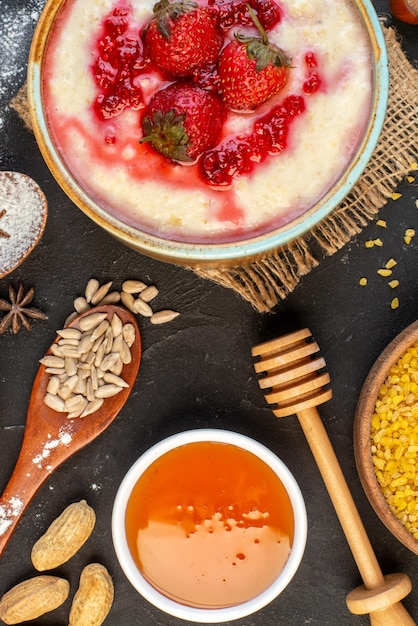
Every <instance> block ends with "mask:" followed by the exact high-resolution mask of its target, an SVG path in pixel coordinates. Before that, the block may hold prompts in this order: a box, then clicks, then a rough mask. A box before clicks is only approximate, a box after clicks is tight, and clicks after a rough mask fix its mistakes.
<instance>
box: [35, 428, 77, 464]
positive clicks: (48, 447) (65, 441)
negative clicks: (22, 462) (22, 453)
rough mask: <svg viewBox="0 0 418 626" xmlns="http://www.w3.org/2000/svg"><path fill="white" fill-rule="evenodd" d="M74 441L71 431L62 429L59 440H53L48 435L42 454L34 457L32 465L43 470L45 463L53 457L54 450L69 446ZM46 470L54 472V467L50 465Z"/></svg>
mask: <svg viewBox="0 0 418 626" xmlns="http://www.w3.org/2000/svg"><path fill="white" fill-rule="evenodd" d="M72 440H73V437H72V434H71V431H70V430H69V429H64V428H62V429H61V430H60V431H59V433H58V438H55V439H53V438H52V436H51V435H48V440H47V441H46V442H45V443H44V445H43V448H42V450H41V452H39V454H37V455H36V456H34V457H33V459H32V463H33V464H34V465H36V466H37V467H38V468H39V469H41V468H42V467H43V464H44V461H45V460H46V459H48V458H49V456H50V455H51V451H52V450H54V449H55V448H57V447H58V446H61V445H62V446H68V445H70V443H71V442H72ZM46 469H47V470H51V471H52V467H51V466H49V465H47V466H46Z"/></svg>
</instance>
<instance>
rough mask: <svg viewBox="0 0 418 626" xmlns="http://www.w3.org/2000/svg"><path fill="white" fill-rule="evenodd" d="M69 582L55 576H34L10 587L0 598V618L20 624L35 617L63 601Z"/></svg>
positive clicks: (68, 589) (66, 595) (5, 621)
mask: <svg viewBox="0 0 418 626" xmlns="http://www.w3.org/2000/svg"><path fill="white" fill-rule="evenodd" d="M69 591H70V583H69V582H68V581H67V580H65V579H64V578H58V577H57V576H45V575H42V576H35V577H34V578H29V579H28V580H24V581H23V582H21V583H19V584H18V585H16V586H15V587H12V589H10V590H9V591H8V592H7V593H5V594H4V596H3V597H2V599H1V600H0V619H1V620H2V621H3V622H4V623H5V624H20V623H21V622H28V621H30V620H33V619H37V618H38V617H40V616H41V615H44V614H45V613H49V612H50V611H53V610H54V609H56V608H58V607H59V606H60V605H61V604H63V603H64V602H65V600H66V599H67V597H68V594H69Z"/></svg>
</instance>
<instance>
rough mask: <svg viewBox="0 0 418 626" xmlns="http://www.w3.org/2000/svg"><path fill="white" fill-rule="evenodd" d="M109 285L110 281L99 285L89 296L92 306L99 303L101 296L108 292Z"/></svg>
mask: <svg viewBox="0 0 418 626" xmlns="http://www.w3.org/2000/svg"><path fill="white" fill-rule="evenodd" d="M111 286H112V281H110V282H108V283H105V284H104V285H102V286H101V287H99V289H98V290H97V291H96V292H95V293H94V294H93V295H92V297H91V304H92V305H93V306H95V305H96V304H99V302H101V301H102V300H103V298H104V297H105V296H106V295H107V294H108V292H109V289H110V288H111Z"/></svg>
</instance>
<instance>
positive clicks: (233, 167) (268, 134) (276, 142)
mask: <svg viewBox="0 0 418 626" xmlns="http://www.w3.org/2000/svg"><path fill="white" fill-rule="evenodd" d="M304 110H305V104H304V101H303V98H302V97H301V96H288V97H287V98H286V99H285V100H284V102H283V103H282V104H280V105H278V106H276V107H274V108H273V109H272V110H271V111H269V112H268V113H267V114H266V115H264V116H263V117H261V118H260V119H258V120H257V122H256V123H255V124H254V128H253V131H252V133H251V134H249V135H246V136H242V135H241V136H238V137H236V138H234V139H229V140H228V141H227V142H226V143H224V144H221V145H220V146H218V147H217V148H214V149H213V150H209V151H208V152H206V153H204V154H203V157H202V159H201V161H200V166H201V172H202V177H203V179H204V180H205V181H206V182H207V183H209V184H210V185H213V186H214V187H230V186H231V184H232V181H233V179H234V178H236V177H237V176H240V175H242V174H249V173H250V172H252V170H253V169H254V167H256V166H257V164H258V163H261V162H263V161H264V160H265V159H266V157H267V156H268V155H272V154H278V153H280V152H282V151H283V150H284V149H285V148H286V140H287V135H288V132H289V127H290V125H291V123H292V121H293V120H294V118H295V117H296V116H297V115H301V114H302V113H303V111H304Z"/></svg>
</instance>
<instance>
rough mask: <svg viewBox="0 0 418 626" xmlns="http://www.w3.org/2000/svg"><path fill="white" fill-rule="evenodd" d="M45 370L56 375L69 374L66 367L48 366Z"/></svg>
mask: <svg viewBox="0 0 418 626" xmlns="http://www.w3.org/2000/svg"><path fill="white" fill-rule="evenodd" d="M45 372H46V373H47V374H53V375H56V376H61V374H65V376H67V372H66V371H65V368H64V367H46V368H45Z"/></svg>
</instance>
